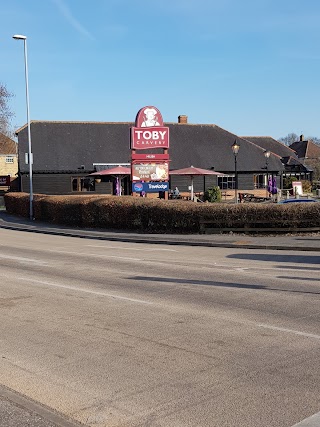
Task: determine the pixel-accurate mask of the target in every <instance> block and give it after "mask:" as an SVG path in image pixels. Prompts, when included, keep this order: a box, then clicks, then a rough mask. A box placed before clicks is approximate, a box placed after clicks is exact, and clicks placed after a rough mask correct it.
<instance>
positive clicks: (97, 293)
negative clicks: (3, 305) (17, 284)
mask: <svg viewBox="0 0 320 427" xmlns="http://www.w3.org/2000/svg"><path fill="white" fill-rule="evenodd" d="M18 280H24V281H27V282H32V283H38V284H40V285H45V286H52V287H54V288H61V289H68V290H71V291H76V292H84V293H87V294H92V295H100V296H103V297H109V298H114V299H120V300H124V301H130V302H138V303H141V304H150V305H152V304H153V303H152V302H150V301H144V300H140V299H134V298H127V297H121V296H119V295H113V294H108V293H106V292H101V291H93V290H92V289H83V288H77V287H75V286H68V285H59V284H58V283H51V282H45V281H43V280H34V279H28V278H26V277H18Z"/></svg>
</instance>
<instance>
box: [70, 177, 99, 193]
mask: <svg viewBox="0 0 320 427" xmlns="http://www.w3.org/2000/svg"><path fill="white" fill-rule="evenodd" d="M71 191H77V192H80V191H95V181H94V178H89V177H86V176H85V177H82V176H73V177H72V178H71Z"/></svg>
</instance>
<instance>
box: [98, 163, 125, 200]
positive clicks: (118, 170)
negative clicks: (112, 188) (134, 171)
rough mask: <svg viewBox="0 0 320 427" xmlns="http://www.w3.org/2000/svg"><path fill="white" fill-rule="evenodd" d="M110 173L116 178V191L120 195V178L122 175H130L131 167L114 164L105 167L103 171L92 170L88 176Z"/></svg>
mask: <svg viewBox="0 0 320 427" xmlns="http://www.w3.org/2000/svg"><path fill="white" fill-rule="evenodd" d="M105 175H111V176H113V177H115V178H116V193H117V196H121V180H122V178H123V177H124V176H127V175H131V169H130V168H126V167H123V166H116V167H115V168H111V169H105V170H103V171H98V172H93V173H91V174H90V176H105Z"/></svg>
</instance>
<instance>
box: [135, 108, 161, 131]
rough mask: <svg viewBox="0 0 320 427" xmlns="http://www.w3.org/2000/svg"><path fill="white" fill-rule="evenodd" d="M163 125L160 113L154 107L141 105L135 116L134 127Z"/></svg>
mask: <svg viewBox="0 0 320 427" xmlns="http://www.w3.org/2000/svg"><path fill="white" fill-rule="evenodd" d="M153 126H163V120H162V115H161V113H160V111H159V110H158V108H156V107H143V108H141V109H140V110H139V111H138V114H137V116H136V127H137V128H143V127H153Z"/></svg>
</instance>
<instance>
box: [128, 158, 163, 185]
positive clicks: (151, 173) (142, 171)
mask: <svg viewBox="0 0 320 427" xmlns="http://www.w3.org/2000/svg"><path fill="white" fill-rule="evenodd" d="M168 179H169V164H168V163H133V164H132V181H145V182H149V181H168Z"/></svg>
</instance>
